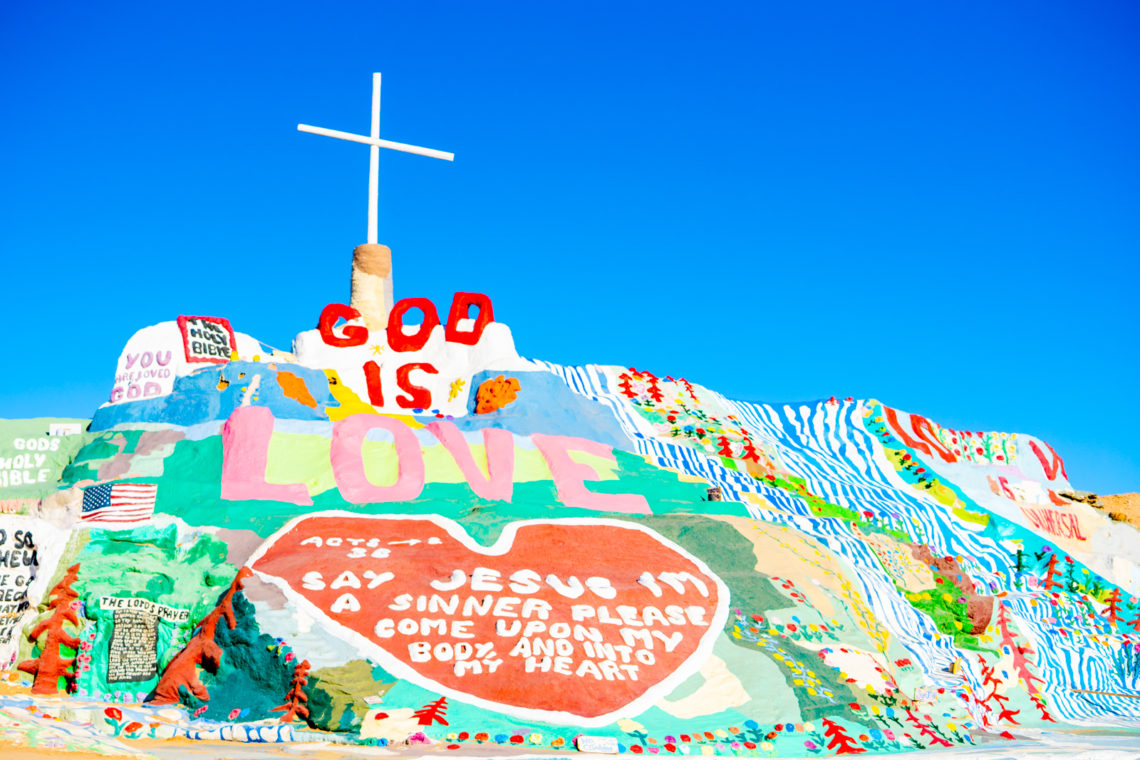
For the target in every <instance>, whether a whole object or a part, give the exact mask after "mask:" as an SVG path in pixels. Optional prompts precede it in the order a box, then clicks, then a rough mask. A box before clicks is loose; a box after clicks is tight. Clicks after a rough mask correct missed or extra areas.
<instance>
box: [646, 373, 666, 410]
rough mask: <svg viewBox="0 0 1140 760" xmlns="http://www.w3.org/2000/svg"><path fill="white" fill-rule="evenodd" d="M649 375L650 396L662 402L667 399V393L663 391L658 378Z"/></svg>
mask: <svg viewBox="0 0 1140 760" xmlns="http://www.w3.org/2000/svg"><path fill="white" fill-rule="evenodd" d="M649 377H650V379H649V398H651V399H653V400H654V401H656V402H657V403H658V404H660V403H661V402H662V401H664V400H665V394H664V393H662V392H661V386H659V385H658V384H657V378H656V377H653V376H652V375H650V376H649Z"/></svg>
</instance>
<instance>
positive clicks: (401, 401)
mask: <svg viewBox="0 0 1140 760" xmlns="http://www.w3.org/2000/svg"><path fill="white" fill-rule="evenodd" d="M414 369H420V370H423V371H424V372H426V373H428V374H429V375H438V374H439V370H438V369H436V368H435V367H433V366H432V365H430V364H428V363H427V362H412V363H411V364H405V365H404V366H402V367H400V368H399V369H397V370H396V385H398V386H399V387H400V390H402V391H407V392H408V395H407V396H396V403H397V404H398V405H399V406H400V408H401V409H430V408H431V391H429V390H428V389H427V388H422V387H420V386H418V385H415V384H413V383H412V381H411V380H410V379H409V378H408V375H409V374H411V372H412V370H414Z"/></svg>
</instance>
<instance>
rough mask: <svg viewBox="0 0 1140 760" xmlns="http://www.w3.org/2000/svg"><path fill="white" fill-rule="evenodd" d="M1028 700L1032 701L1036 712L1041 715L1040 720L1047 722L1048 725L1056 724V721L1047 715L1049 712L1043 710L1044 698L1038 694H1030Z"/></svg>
mask: <svg viewBox="0 0 1140 760" xmlns="http://www.w3.org/2000/svg"><path fill="white" fill-rule="evenodd" d="M1029 698H1030V699H1032V700H1033V706H1034V707H1036V708H1037V712H1039V713H1041V720H1047V721H1049V722H1050V723H1056V722H1057V721H1056V719H1054V718H1053V716H1052V715H1050V714H1049V711H1048V710H1046V709H1045V697H1043V696H1041V695H1040V694H1030V695H1029Z"/></svg>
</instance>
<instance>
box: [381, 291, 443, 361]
mask: <svg viewBox="0 0 1140 760" xmlns="http://www.w3.org/2000/svg"><path fill="white" fill-rule="evenodd" d="M408 309H419V310H420V311H422V312H423V313H424V321H423V324H421V325H420V329H419V330H418V331H416V332H415V333H413V334H412V335H404V314H405V313H406V312H407V311H408ZM438 325H439V314H437V313H436V311H435V305H434V304H433V303H432V302H431V301H429V300H428V299H426V298H402V299H400V300H399V301H397V302H396V305H395V307H393V309H392V311H391V312H390V313H389V314H388V345H389V346H391V347H392V350H393V351H419V350H420V349H421V348H423V347H424V344H426V343H427V342H428V338H430V337H431V331H432V330H434V329H435V328H436V327H437V326H438Z"/></svg>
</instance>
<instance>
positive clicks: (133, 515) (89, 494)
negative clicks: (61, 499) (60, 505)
mask: <svg viewBox="0 0 1140 760" xmlns="http://www.w3.org/2000/svg"><path fill="white" fill-rule="evenodd" d="M157 494H158V486H157V485H155V484H154V483H104V484H103V485H99V486H91V487H90V488H85V489H83V512H82V513H81V514H80V518H81V519H83V520H87V521H89V522H120V523H122V522H142V521H144V520H148V519H150V517H151V516H152V515H154V500H155V496H156V495H157Z"/></svg>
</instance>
